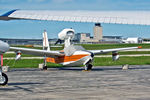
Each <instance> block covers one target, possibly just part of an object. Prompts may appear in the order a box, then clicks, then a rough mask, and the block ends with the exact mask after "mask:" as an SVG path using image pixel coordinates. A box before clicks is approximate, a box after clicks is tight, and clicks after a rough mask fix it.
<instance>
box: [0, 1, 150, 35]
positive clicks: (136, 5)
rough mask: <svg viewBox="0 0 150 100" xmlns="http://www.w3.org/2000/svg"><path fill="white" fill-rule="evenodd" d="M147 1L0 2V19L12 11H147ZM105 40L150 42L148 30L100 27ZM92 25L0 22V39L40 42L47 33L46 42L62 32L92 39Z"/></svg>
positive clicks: (53, 22)
mask: <svg viewBox="0 0 150 100" xmlns="http://www.w3.org/2000/svg"><path fill="white" fill-rule="evenodd" d="M149 4H150V0H0V15H1V14H4V13H5V12H7V11H9V10H12V9H25V10H90V11H103V10H104V11H115V10H127V11H130V10H142V11H143V10H147V11H149V10H150V6H149ZM102 26H103V34H104V36H123V37H144V38H150V26H139V25H120V24H102ZM93 27H94V23H75V22H55V21H34V20H33V21H31V20H13V21H0V38H42V32H43V30H47V32H48V37H49V38H57V34H58V33H59V32H60V31H61V30H62V29H64V28H73V29H75V32H76V33H80V32H85V33H91V35H93Z"/></svg>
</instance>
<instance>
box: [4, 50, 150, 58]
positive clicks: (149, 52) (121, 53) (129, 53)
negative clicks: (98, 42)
mask: <svg viewBox="0 0 150 100" xmlns="http://www.w3.org/2000/svg"><path fill="white" fill-rule="evenodd" d="M111 54H112V53H111V52H110V53H107V54H100V55H111ZM119 54H120V55H132V54H150V51H125V52H119ZM15 56H16V54H15V53H10V54H6V53H5V54H4V57H15ZM21 57H37V56H34V55H27V54H21Z"/></svg>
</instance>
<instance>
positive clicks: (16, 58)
mask: <svg viewBox="0 0 150 100" xmlns="http://www.w3.org/2000/svg"><path fill="white" fill-rule="evenodd" d="M20 59H21V51H17V52H16V57H15V60H20Z"/></svg>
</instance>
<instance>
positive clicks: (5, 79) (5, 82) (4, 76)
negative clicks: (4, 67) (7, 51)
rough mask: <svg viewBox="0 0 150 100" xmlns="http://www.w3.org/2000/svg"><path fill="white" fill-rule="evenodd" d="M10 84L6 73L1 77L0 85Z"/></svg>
mask: <svg viewBox="0 0 150 100" xmlns="http://www.w3.org/2000/svg"><path fill="white" fill-rule="evenodd" d="M7 83H8V77H7V75H6V74H5V73H2V74H1V75H0V85H2V86H4V85H6V84H7Z"/></svg>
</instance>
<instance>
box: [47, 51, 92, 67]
mask: <svg viewBox="0 0 150 100" xmlns="http://www.w3.org/2000/svg"><path fill="white" fill-rule="evenodd" d="M79 53H80V54H79ZM90 59H91V60H92V57H91V53H89V52H77V53H76V54H74V55H72V56H62V57H56V58H47V59H46V61H47V62H51V63H56V64H62V65H64V66H80V65H84V63H85V62H87V60H90Z"/></svg>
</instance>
